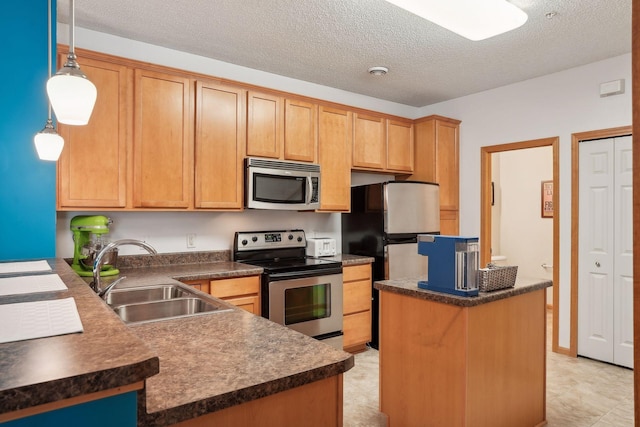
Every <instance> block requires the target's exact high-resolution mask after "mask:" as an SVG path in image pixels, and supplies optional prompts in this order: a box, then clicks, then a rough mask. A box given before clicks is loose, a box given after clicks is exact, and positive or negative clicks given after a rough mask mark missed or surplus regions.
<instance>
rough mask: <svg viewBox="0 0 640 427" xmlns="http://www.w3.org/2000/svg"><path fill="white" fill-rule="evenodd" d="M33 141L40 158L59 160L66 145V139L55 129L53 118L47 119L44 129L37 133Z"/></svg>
mask: <svg viewBox="0 0 640 427" xmlns="http://www.w3.org/2000/svg"><path fill="white" fill-rule="evenodd" d="M33 142H34V143H35V145H36V151H37V152H38V157H40V160H51V161H54V162H55V161H57V160H58V158H59V157H60V153H62V147H64V139H62V137H61V136H60V135H58V133H57V132H56V130H55V129H54V127H53V122H52V121H51V119H49V120H47V124H46V125H45V126H44V129H42V130H41V131H40V132H38V133H37V134H36V136H35V137H34V138H33Z"/></svg>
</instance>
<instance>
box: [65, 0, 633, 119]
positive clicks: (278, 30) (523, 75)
mask: <svg viewBox="0 0 640 427" xmlns="http://www.w3.org/2000/svg"><path fill="white" fill-rule="evenodd" d="M443 1H446V0H443ZM631 1H632V0H512V3H514V4H516V5H517V6H519V7H520V8H521V9H523V10H524V11H525V12H526V13H527V14H528V15H529V19H528V21H527V22H526V23H525V24H524V26H522V27H520V28H518V29H516V30H514V31H511V32H509V33H505V34H502V35H499V36H495V37H493V38H490V39H487V40H483V41H476V42H472V41H469V40H467V39H465V38H462V37H460V36H458V35H456V34H453V33H451V32H449V31H447V30H445V29H443V28H441V27H438V26H437V25H435V24H432V23H431V22H429V21H425V20H423V19H421V18H419V17H417V16H415V15H412V14H411V13H409V12H405V11H404V10H401V9H399V8H397V7H395V6H393V5H391V4H390V3H387V2H386V1H384V0H240V1H238V0H189V1H172V0H135V1H132V0H107V1H105V0H78V1H76V2H75V11H76V26H78V27H82V28H87V29H91V30H95V31H99V32H103V33H107V34H113V35H117V36H120V37H125V38H128V39H133V40H138V41H142V42H146V43H150V44H154V45H160V46H165V47H168V48H172V49H177V50H181V51H184V52H190V53H193V54H197V55H201V56H205V57H210V58H214V59H217V60H221V61H225V62H229V63H233V64H237V65H242V66H245V67H249V68H254V69H258V70H263V71H267V72H271V73H274V74H279V75H283V76H287V77H292V78H295V79H299V80H304V81H308V82H313V83H317V84H321V85H325V86H331V87H334V88H339V89H343V90H346V91H350V92H354V93H359V94H364V95H369V96H372V97H375V98H380V99H384V100H388V101H393V102H398V103H401V104H405V105H410V106H415V107H421V106H425V105H430V104H434V103H437V102H441V101H445V100H448V99H453V98H457V97H460V96H464V95H468V94H472V93H476V92H481V91H484V90H488V89H493V88H496V87H499V86H504V85H507V84H510V83H514V82H518V81H523V80H527V79H531V78H534V77H537V76H541V75H545V74H549V73H553V72H556V71H561V70H565V69H568V68H572V67H576V66H579V65H584V64H588V63H590V62H594V61H598V60H602V59H606V58H610V57H613V56H617V55H621V54H624V53H628V52H630V51H631ZM552 11H553V12H556V15H555V16H554V17H553V18H552V19H548V18H546V17H545V14H546V13H547V12H552ZM58 21H59V22H63V23H68V22H69V0H58ZM378 65H382V66H386V67H388V68H389V69H390V72H389V74H387V75H386V76H384V77H375V76H371V75H369V74H368V72H367V70H368V68H369V67H371V66H378ZM175 66H176V67H178V68H179V66H180V64H176V65H175Z"/></svg>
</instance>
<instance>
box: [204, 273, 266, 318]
mask: <svg viewBox="0 0 640 427" xmlns="http://www.w3.org/2000/svg"><path fill="white" fill-rule="evenodd" d="M209 293H210V294H211V295H213V296H214V297H216V298H220V299H222V300H225V301H227V302H228V303H231V304H233V305H236V306H238V307H240V308H242V309H244V310H247V311H248V312H250V313H253V314H257V315H258V316H259V315H260V312H261V310H260V276H248V277H234V278H231V279H216V280H211V281H210V282H209Z"/></svg>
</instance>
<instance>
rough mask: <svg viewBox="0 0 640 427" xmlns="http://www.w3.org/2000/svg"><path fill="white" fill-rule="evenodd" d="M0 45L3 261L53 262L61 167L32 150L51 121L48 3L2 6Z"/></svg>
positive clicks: (0, 254)
mask: <svg viewBox="0 0 640 427" xmlns="http://www.w3.org/2000/svg"><path fill="white" fill-rule="evenodd" d="M52 3H53V6H52V8H53V13H54V14H53V16H54V17H55V10H56V8H55V6H56V2H55V0H53V2H52ZM53 21H54V25H55V19H53ZM53 35H54V38H53V40H54V42H55V26H54V31H53ZM0 40H4V46H5V49H8V51H6V50H5V52H4V53H3V57H4V59H5V60H4V64H3V66H2V78H1V79H0V85H1V90H0V94H1V96H0V182H1V185H0V261H2V260H14V259H15V260H19V259H30V258H44V257H54V256H55V239H56V227H55V221H56V210H55V209H56V206H55V200H56V188H55V183H56V173H55V168H56V166H55V162H46V161H42V160H40V159H38V155H37V153H36V150H35V147H34V145H33V137H34V135H35V134H36V133H37V132H39V131H40V130H42V128H43V127H44V125H45V122H46V120H47V97H46V92H45V84H46V81H47V77H48V76H47V0H20V1H12V2H6V3H3V13H2V17H0ZM54 46H55V43H54ZM54 58H55V52H54Z"/></svg>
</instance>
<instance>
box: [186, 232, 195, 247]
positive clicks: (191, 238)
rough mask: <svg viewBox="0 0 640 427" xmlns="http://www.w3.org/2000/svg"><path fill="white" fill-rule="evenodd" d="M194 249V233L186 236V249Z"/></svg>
mask: <svg viewBox="0 0 640 427" xmlns="http://www.w3.org/2000/svg"><path fill="white" fill-rule="evenodd" d="M195 247H196V233H189V234H187V248H195Z"/></svg>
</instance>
